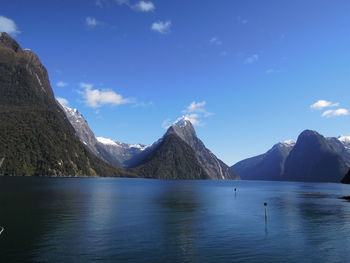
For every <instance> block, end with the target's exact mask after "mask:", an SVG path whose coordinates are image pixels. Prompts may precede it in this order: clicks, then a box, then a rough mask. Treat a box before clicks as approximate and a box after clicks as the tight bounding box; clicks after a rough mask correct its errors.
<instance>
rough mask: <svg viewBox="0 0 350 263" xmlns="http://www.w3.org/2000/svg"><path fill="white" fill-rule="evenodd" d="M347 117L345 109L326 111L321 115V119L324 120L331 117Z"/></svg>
mask: <svg viewBox="0 0 350 263" xmlns="http://www.w3.org/2000/svg"><path fill="white" fill-rule="evenodd" d="M345 115H349V110H347V109H336V110H326V111H325V112H323V113H322V115H321V116H322V117H325V118H331V117H337V116H345Z"/></svg>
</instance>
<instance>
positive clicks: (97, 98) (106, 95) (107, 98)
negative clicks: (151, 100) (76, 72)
mask: <svg viewBox="0 0 350 263" xmlns="http://www.w3.org/2000/svg"><path fill="white" fill-rule="evenodd" d="M80 87H81V88H83V89H85V90H84V91H83V92H80V94H81V95H82V96H83V97H84V99H85V103H86V105H88V106H89V107H92V108H97V107H101V106H103V105H105V104H110V105H114V106H118V105H121V104H126V103H131V102H132V101H131V100H130V99H125V98H123V97H122V95H120V94H118V93H115V92H114V91H109V90H106V91H102V90H98V89H93V84H88V83H80Z"/></svg>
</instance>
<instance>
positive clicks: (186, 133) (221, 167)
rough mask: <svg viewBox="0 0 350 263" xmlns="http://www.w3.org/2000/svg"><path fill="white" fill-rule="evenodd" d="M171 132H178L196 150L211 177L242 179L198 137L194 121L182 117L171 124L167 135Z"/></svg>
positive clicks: (198, 158)
mask: <svg viewBox="0 0 350 263" xmlns="http://www.w3.org/2000/svg"><path fill="white" fill-rule="evenodd" d="M171 134H176V135H177V136H178V137H179V138H181V139H182V140H183V141H184V142H186V143H187V144H188V145H189V146H190V147H191V148H192V149H193V150H194V152H195V155H196V157H197V160H198V162H199V163H200V165H201V166H202V167H203V169H204V170H205V172H206V173H207V175H208V176H209V178H210V179H240V177H239V175H238V174H237V173H236V172H235V171H234V170H232V169H230V167H228V166H227V165H226V164H225V163H223V162H222V161H221V160H219V159H218V158H217V157H216V156H215V155H214V154H213V153H212V152H211V151H210V150H208V149H207V148H206V147H205V145H204V143H203V142H202V141H201V140H200V139H199V138H198V137H197V134H196V131H195V130H194V128H193V126H192V123H191V122H190V120H188V119H187V118H186V117H182V118H181V119H179V120H178V121H177V122H176V123H174V124H173V125H172V126H170V127H169V129H168V130H167V132H166V134H165V136H167V135H171Z"/></svg>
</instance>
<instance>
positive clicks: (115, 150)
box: [61, 105, 157, 168]
mask: <svg viewBox="0 0 350 263" xmlns="http://www.w3.org/2000/svg"><path fill="white" fill-rule="evenodd" d="M61 107H62V110H63V111H64V112H65V114H66V116H67V119H68V120H69V122H70V123H71V124H72V126H73V128H74V130H75V132H76V135H77V137H78V138H79V140H80V141H81V142H82V143H83V144H84V145H85V146H86V147H87V148H88V149H89V151H90V152H91V153H93V154H94V155H96V156H97V157H99V158H101V159H102V160H104V161H106V162H108V163H110V164H112V165H117V166H121V167H125V168H129V167H135V166H137V165H138V164H139V163H140V162H141V160H143V158H144V157H145V156H146V155H147V154H148V153H149V152H150V151H151V150H152V149H153V148H154V146H155V145H156V144H157V142H156V143H154V144H153V145H142V144H128V143H121V142H118V141H115V140H112V139H107V138H103V137H97V138H96V137H95V135H94V133H93V132H92V131H91V129H90V127H89V125H88V123H87V121H86V120H85V118H84V116H83V115H82V114H81V113H80V112H79V111H78V110H77V109H72V108H70V107H67V106H63V105H62V106H61Z"/></svg>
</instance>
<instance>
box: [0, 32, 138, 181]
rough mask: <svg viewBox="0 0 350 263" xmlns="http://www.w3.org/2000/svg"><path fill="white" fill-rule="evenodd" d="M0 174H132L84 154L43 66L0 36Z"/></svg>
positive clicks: (29, 54) (86, 152)
mask: <svg viewBox="0 0 350 263" xmlns="http://www.w3.org/2000/svg"><path fill="white" fill-rule="evenodd" d="M0 76H1V78H0V94H1V96H0V159H1V160H2V165H1V167H0V175H26V176H31V175H40V176H133V174H131V173H130V172H126V171H124V170H121V169H119V168H116V167H113V166H111V165H108V164H106V163H104V162H103V161H101V160H100V159H98V158H97V157H95V156H94V155H92V154H90V153H89V152H88V151H87V150H86V149H85V147H84V146H83V145H82V144H81V143H80V142H79V140H78V139H77V138H76V136H75V131H74V129H73V127H72V126H71V124H70V123H69V121H68V120H67V119H66V117H65V114H64V112H63V110H62V108H61V107H60V106H59V105H58V104H57V102H56V100H55V98H54V94H53V91H52V89H51V86H50V82H49V78H48V74H47V71H46V69H45V67H44V66H43V65H42V64H41V62H40V60H39V58H38V56H37V55H36V54H34V53H33V52H32V51H30V50H22V49H21V47H20V46H19V45H18V43H17V42H16V41H15V40H14V39H12V38H11V37H10V36H8V35H7V34H6V33H1V36H0Z"/></svg>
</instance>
